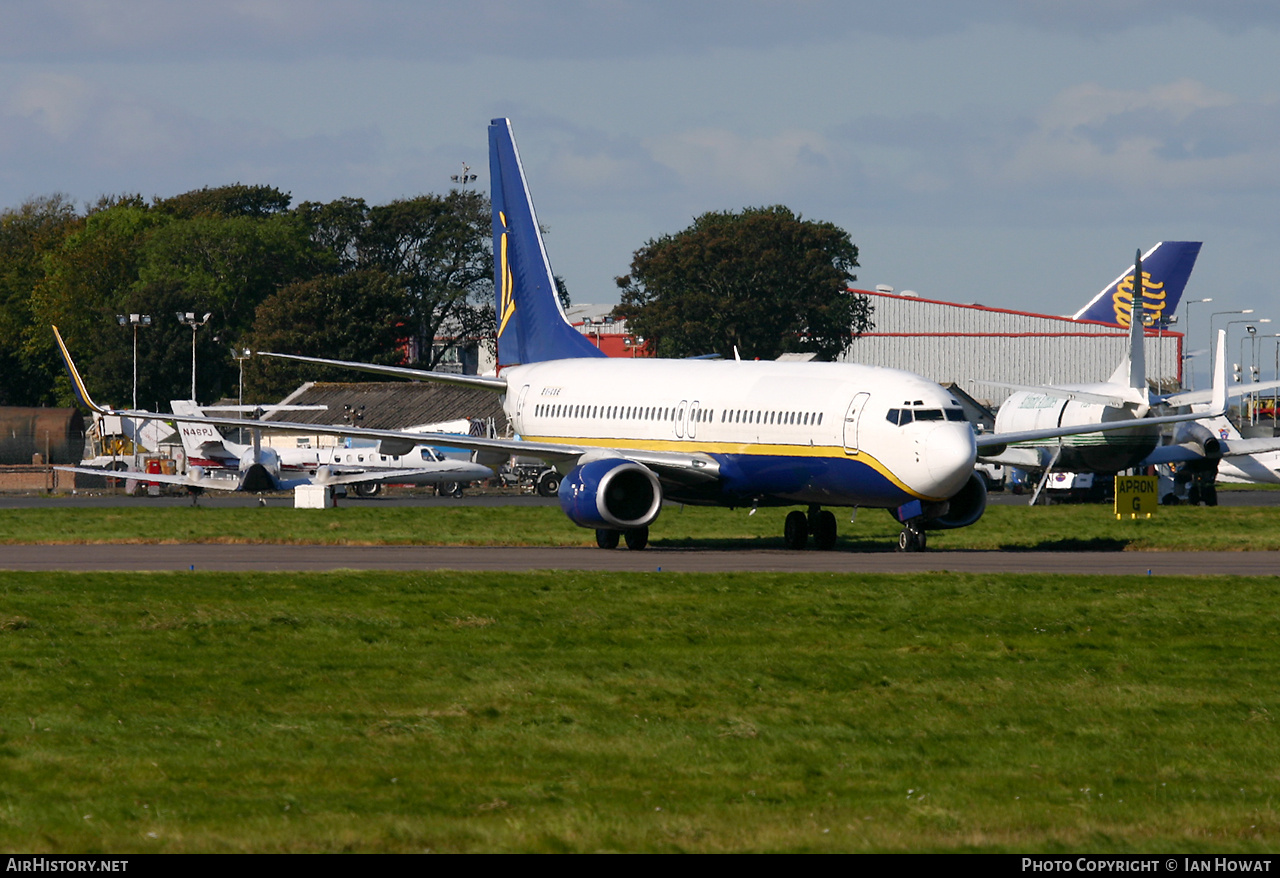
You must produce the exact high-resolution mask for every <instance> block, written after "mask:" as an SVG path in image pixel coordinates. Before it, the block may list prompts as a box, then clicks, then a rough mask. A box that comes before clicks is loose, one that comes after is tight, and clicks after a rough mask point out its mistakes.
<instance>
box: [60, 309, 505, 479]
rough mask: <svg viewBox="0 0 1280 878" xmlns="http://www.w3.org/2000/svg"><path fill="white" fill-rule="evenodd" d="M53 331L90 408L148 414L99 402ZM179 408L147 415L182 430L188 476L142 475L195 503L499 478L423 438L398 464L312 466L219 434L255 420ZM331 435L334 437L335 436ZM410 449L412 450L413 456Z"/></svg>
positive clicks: (256, 437) (257, 433)
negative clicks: (227, 496) (233, 494)
mask: <svg viewBox="0 0 1280 878" xmlns="http://www.w3.org/2000/svg"><path fill="white" fill-rule="evenodd" d="M53 332H54V338H55V339H56V340H57V343H58V348H59V350H60V351H61V352H62V357H63V362H64V363H65V364H66V366H67V371H68V373H69V374H70V375H71V379H72V383H73V385H74V386H75V388H76V395H77V396H78V397H79V398H80V401H81V402H82V403H84V405H86V406H87V407H88V408H89V409H90V410H91V411H93V412H94V413H96V414H99V415H103V416H112V415H122V416H125V417H138V416H141V415H140V413H132V414H125V413H123V412H116V411H115V410H113V409H110V408H105V407H103V406H100V405H98V404H97V403H96V402H94V401H93V398H92V397H91V396H90V395H89V392H88V389H87V388H86V386H85V384H84V380H83V379H82V378H81V377H80V372H79V370H78V369H77V368H76V365H75V362H74V361H73V360H72V359H71V353H70V351H69V350H68V349H67V346H66V343H65V342H64V341H63V339H62V335H61V334H60V333H59V332H58V328H57V327H56V326H55V327H54V329H53ZM172 405H173V408H174V412H173V413H172V414H164V413H156V412H148V413H147V415H146V416H147V417H150V418H154V419H157V420H167V421H173V422H175V423H176V424H177V425H178V433H179V435H180V436H181V438H182V444H183V448H184V450H185V451H186V454H187V472H186V474H185V475H168V474H165V473H146V474H145V475H142V476H140V478H142V479H143V480H145V481H147V482H158V483H160V484H167V485H178V486H181V487H183V488H186V489H187V491H188V492H189V493H190V494H191V495H192V498H193V500H194V498H195V497H198V496H199V495H200V494H202V493H204V492H205V491H206V490H213V491H242V492H248V493H258V494H261V493H271V492H276V491H290V490H293V489H294V488H297V487H300V486H303V485H324V486H337V485H351V486H353V487H355V488H357V489H358V488H360V487H361V486H364V485H369V484H380V483H388V482H397V483H399V482H408V483H415V484H439V483H443V482H460V483H465V482H469V481H475V480H477V479H487V478H491V477H492V476H493V470H491V469H490V468H489V467H487V466H483V465H480V464H476V463H471V462H469V461H459V460H446V459H444V458H442V457H440V455H439V454H437V453H436V452H435V451H433V450H431V449H429V448H426V447H425V446H422V445H420V444H419V443H420V442H421V439H418V440H417V441H415V442H413V443H412V448H411V449H410V448H406V449H405V451H406V453H405V454H403V455H395V456H394V457H396V459H397V461H398V462H397V463H393V464H387V463H384V461H382V460H378V461H373V460H370V461H364V460H355V461H351V462H344V461H341V460H337V459H333V457H334V454H333V453H330V455H329V457H330V459H328V460H325V461H321V460H320V459H319V457H318V454H319V452H317V451H313V452H311V454H312V455H316V456H317V459H316V461H315V463H314V465H310V466H309V465H307V463H306V462H304V461H303V459H302V458H301V457H300V456H298V455H289V453H287V452H286V453H281V452H278V451H276V450H275V449H274V448H267V447H263V445H262V431H261V429H260V428H257V427H252V428H251V435H252V437H253V442H252V444H250V445H239V444H237V443H233V442H229V441H227V440H226V439H225V438H224V437H223V436H222V434H221V433H219V432H218V431H217V429H216V424H217V423H221V425H222V426H234V427H250V426H251V424H252V422H249V421H246V420H244V419H227V418H221V419H212V420H211V419H209V418H207V417H206V416H204V415H203V413H201V412H200V410H199V408H198V407H196V406H195V405H194V404H191V403H189V402H188V401H184V400H176V401H174V402H173V403H172ZM294 426H295V427H297V426H299V425H294ZM324 432H327V433H333V432H334V431H333V430H327V431H324ZM347 451H348V450H347V449H342V450H340V451H337V452H336V453H337V454H338V455H341V454H345V453H347ZM409 451H412V452H413V453H408V452H409ZM363 454H364V453H363V452H357V451H352V452H351V456H352V457H358V456H363ZM369 456H370V457H371V458H372V457H387V456H388V455H377V454H375V453H374V450H373V449H369ZM295 458H296V459H295ZM55 469H59V470H62V471H64V472H74V473H85V474H88V475H95V476H107V477H112V478H119V477H120V473H119V472H118V471H115V470H109V469H104V468H100V467H87V466H59V467H55ZM290 470H292V472H291V471H290ZM363 493H365V494H366V495H368V494H369V493H370V492H369V491H368V490H365V491H364V492H363Z"/></svg>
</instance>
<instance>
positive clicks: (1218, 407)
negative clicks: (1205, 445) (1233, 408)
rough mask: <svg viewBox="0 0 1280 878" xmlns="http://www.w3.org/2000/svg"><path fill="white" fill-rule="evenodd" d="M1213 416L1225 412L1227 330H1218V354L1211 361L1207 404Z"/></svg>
mask: <svg viewBox="0 0 1280 878" xmlns="http://www.w3.org/2000/svg"><path fill="white" fill-rule="evenodd" d="M1209 408H1210V411H1211V412H1212V413H1213V415H1214V416H1215V417H1222V416H1223V415H1225V414H1226V413H1227V331H1226V330H1225V329H1219V330H1218V355H1217V358H1216V359H1215V360H1214V361H1213V400H1212V402H1211V403H1210V404H1209Z"/></svg>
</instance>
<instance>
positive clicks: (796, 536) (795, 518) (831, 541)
mask: <svg viewBox="0 0 1280 878" xmlns="http://www.w3.org/2000/svg"><path fill="white" fill-rule="evenodd" d="M811 534H812V535H813V545H814V547H815V548H818V549H821V550H822V551H824V552H825V551H829V550H831V549H833V548H835V545H836V517H835V514H834V513H832V512H829V511H828V510H826V509H820V508H819V507H817V506H810V507H809V514H808V515H805V513H803V512H801V511H799V510H796V511H794V512H788V513H787V520H786V521H785V522H784V523H783V526H782V538H783V540H785V541H786V544H787V548H788V549H803V548H804V547H805V543H807V542H808V541H809V536H810V535H811Z"/></svg>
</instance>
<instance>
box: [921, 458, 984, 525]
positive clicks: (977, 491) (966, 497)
mask: <svg viewBox="0 0 1280 878" xmlns="http://www.w3.org/2000/svg"><path fill="white" fill-rule="evenodd" d="M986 509H987V483H986V480H985V479H983V478H982V476H981V475H980V474H979V473H976V472H975V473H973V475H971V476H969V480H968V481H967V482H965V483H964V487H962V488H961V489H960V490H959V491H958V492H957V493H956V495H955V496H954V497H952V498H951V499H950V500H949V501H948V502H947V510H946V512H944V513H942V514H941V515H939V516H936V517H934V518H926V519H925V522H924V526H925V527H927V528H930V529H937V530H950V529H952V528H956V527H968V526H969V525H971V524H973V523H974V522H975V521H977V520H978V519H979V518H981V517H982V513H983V512H985V511H986Z"/></svg>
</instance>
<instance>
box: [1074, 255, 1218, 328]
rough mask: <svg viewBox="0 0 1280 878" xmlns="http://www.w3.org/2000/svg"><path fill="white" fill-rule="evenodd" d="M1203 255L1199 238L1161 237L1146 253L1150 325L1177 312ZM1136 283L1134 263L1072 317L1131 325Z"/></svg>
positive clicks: (1144, 295) (1145, 285) (1145, 292)
mask: <svg viewBox="0 0 1280 878" xmlns="http://www.w3.org/2000/svg"><path fill="white" fill-rule="evenodd" d="M1199 255H1200V242H1199V241H1161V242H1160V243H1159V244H1156V245H1155V246H1154V247H1152V248H1151V249H1150V250H1148V251H1147V252H1146V253H1144V254H1143V255H1142V306H1143V308H1142V310H1143V315H1144V318H1143V319H1144V320H1145V321H1146V325H1147V326H1154V325H1156V324H1158V323H1164V322H1165V321H1167V320H1168V318H1169V317H1170V316H1172V315H1173V312H1174V309H1175V308H1177V307H1178V302H1179V300H1181V299H1182V291H1183V290H1184V289H1185V288H1186V286H1187V278H1189V277H1191V269H1192V268H1194V267H1195V264H1196V257H1197V256H1199ZM1133 287H1134V282H1133V266H1132V265H1131V266H1129V268H1128V269H1126V270H1125V272H1124V274H1122V275H1120V276H1119V277H1118V278H1116V279H1115V280H1114V281H1112V282H1111V284H1110V285H1109V286H1108V287H1107V288H1106V289H1104V290H1103V291H1102V292H1100V293H1098V295H1096V296H1094V297H1093V299H1092V300H1091V301H1090V302H1089V304H1087V305H1085V306H1084V307H1083V308H1081V309H1080V310H1079V311H1078V312H1076V314H1075V315H1074V316H1073V318H1072V319H1074V320H1097V321H1099V322H1102V323H1118V324H1120V325H1121V326H1128V325H1129V315H1130V314H1132V313H1133Z"/></svg>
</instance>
